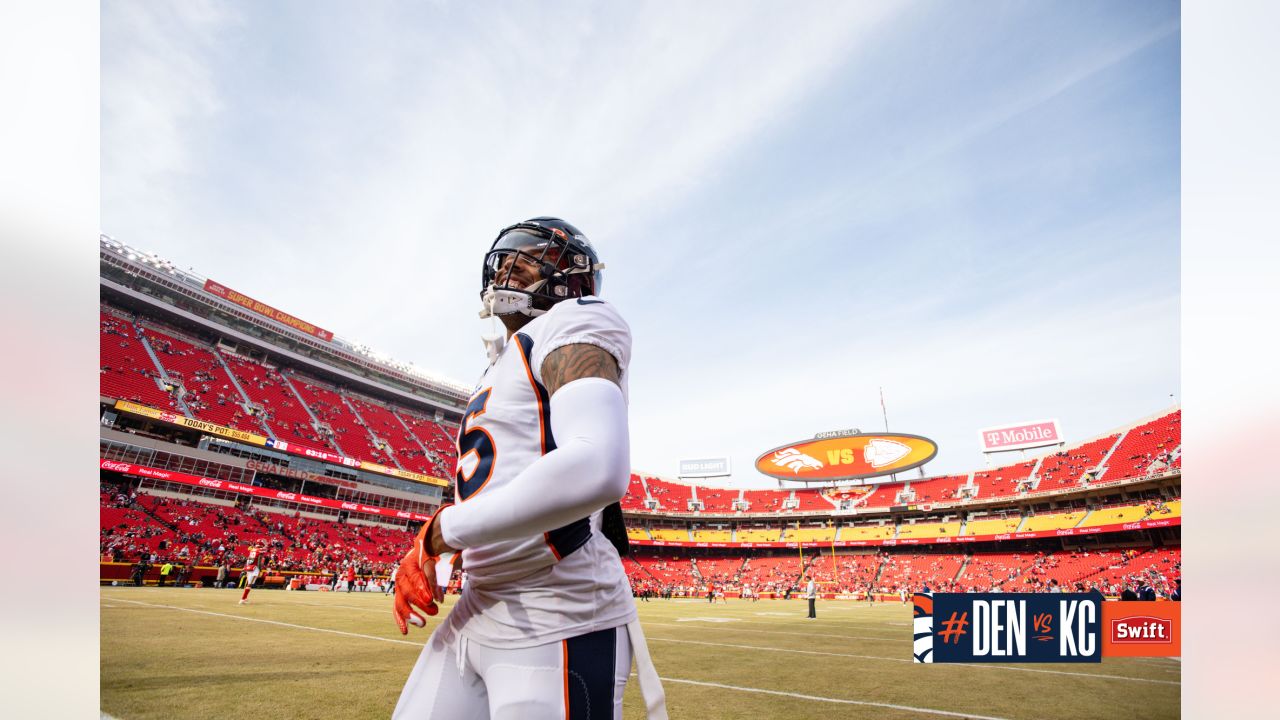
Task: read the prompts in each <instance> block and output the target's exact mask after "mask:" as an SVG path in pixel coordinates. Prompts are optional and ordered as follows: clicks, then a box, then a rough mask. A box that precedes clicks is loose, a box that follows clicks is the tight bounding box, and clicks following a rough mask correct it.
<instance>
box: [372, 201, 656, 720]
mask: <svg viewBox="0 0 1280 720" xmlns="http://www.w3.org/2000/svg"><path fill="white" fill-rule="evenodd" d="M603 267H604V265H603V263H601V262H600V261H599V259H598V257H597V255H596V252H595V250H594V249H593V248H592V246H591V244H590V242H588V240H587V238H586V237H585V236H584V235H583V234H582V233H581V232H580V231H579V230H578V229H577V228H575V227H573V226H572V225H570V224H568V223H566V222H564V221H563V220H559V219H556V218H546V217H540V218H534V219H533V220H529V221H527V222H523V223H517V224H515V225H512V226H510V227H508V228H506V229H504V230H503V231H502V232H500V233H499V234H498V237H497V239H496V240H495V241H494V243H493V245H492V247H491V248H490V250H489V252H488V254H487V255H486V256H485V259H484V267H483V282H482V285H481V288H482V291H481V299H482V302H483V309H482V311H481V313H480V315H481V317H482V318H483V317H497V318H498V319H499V320H501V321H502V324H503V325H504V326H505V328H506V335H505V338H504V337H503V336H502V335H498V336H496V337H494V338H491V339H488V340H486V344H487V346H488V350H489V367H488V369H486V370H485V372H484V373H483V374H482V375H481V377H480V381H479V383H477V385H476V388H475V391H474V393H473V394H472V396H471V401H470V404H469V405H468V406H467V410H466V413H465V414H464V416H463V419H462V422H461V425H460V427H459V430H458V464H457V473H456V477H455V481H456V485H455V493H456V497H457V504H454V505H444V506H442V507H441V509H440V510H439V511H438V512H437V513H436V515H435V516H434V517H433V518H432V520H431V521H430V522H429V523H427V524H426V525H424V526H423V528H422V530H421V532H419V534H418V537H417V539H416V540H415V542H414V546H413V549H412V550H410V552H409V553H408V554H407V555H406V556H405V558H404V560H402V561H401V564H400V572H399V575H398V576H397V583H396V589H395V594H396V603H395V619H396V624H397V625H398V627H399V628H400V632H401V633H405V632H407V627H406V623H407V624H412V625H414V626H417V627H423V626H424V625H425V618H424V617H423V615H424V614H425V615H434V614H436V612H437V608H436V605H435V603H436V602H437V601H442V600H443V599H444V594H443V592H442V591H443V588H444V586H445V585H446V584H447V583H448V573H449V572H450V569H451V568H450V565H451V560H452V555H451V553H454V552H457V551H461V553H462V565H463V567H464V568H465V570H466V578H467V581H466V583H465V585H464V586H463V589H462V594H461V595H460V596H459V598H458V601H457V606H456V607H455V608H454V609H453V612H451V613H450V614H449V615H448V617H446V618H445V619H444V620H443V622H441V624H440V626H439V627H437V628H436V629H435V631H434V632H433V633H432V635H431V638H430V639H429V640H428V641H427V643H426V647H424V648H423V651H422V654H421V655H420V656H419V658H418V661H417V664H415V665H414V667H413V671H412V672H411V674H410V676H409V679H408V681H407V682H406V683H405V687H404V690H403V691H402V692H401V694H400V700H399V702H398V703H397V704H396V709H395V713H394V717H395V718H413V719H414V720H425V719H427V718H431V719H433V720H454V719H455V718H458V719H461V720H470V719H473V718H475V719H478V718H522V719H523V718H533V719H536V718H570V720H577V719H578V718H588V717H590V718H620V717H622V693H623V689H624V688H625V686H626V683H627V676H628V675H629V673H630V670H631V658H632V654H633V653H634V655H635V658H636V665H637V670H638V674H639V678H640V690H641V694H642V696H643V697H644V698H645V704H646V705H647V707H648V711H649V717H651V718H665V717H666V708H665V700H664V697H663V693H662V687H661V685H660V684H659V681H658V677H657V673H656V672H655V671H654V669H653V664H652V662H651V661H650V660H649V657H648V650H647V648H646V646H645V643H644V635H643V634H642V633H641V631H640V624H639V622H638V620H637V618H636V609H635V600H634V599H633V598H632V596H631V590H630V585H629V583H628V582H627V577H626V573H625V572H624V571H623V567H622V562H621V558H620V554H621V553H625V552H626V550H627V536H626V529H625V528H624V527H623V524H622V511H621V508H620V506H619V504H618V501H619V500H620V499H621V498H622V496H623V494H625V492H626V490H627V483H628V481H629V478H630V455H629V453H630V450H629V437H628V435H629V433H628V429H627V389H626V388H627V377H628V375H627V369H628V366H629V364H630V359H631V332H630V329H629V328H628V327H627V324H626V323H625V322H624V321H623V320H622V317H621V316H620V315H619V314H618V311H617V310H615V309H614V308H613V306H612V305H610V304H609V303H607V302H605V301H604V300H601V299H599V297H598V296H599V294H600V282H601V273H600V270H601V269H602V268H603ZM437 566H439V567H437Z"/></svg>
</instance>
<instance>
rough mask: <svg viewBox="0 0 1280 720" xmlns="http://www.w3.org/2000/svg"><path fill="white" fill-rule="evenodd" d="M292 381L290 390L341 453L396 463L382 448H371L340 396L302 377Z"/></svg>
mask: <svg viewBox="0 0 1280 720" xmlns="http://www.w3.org/2000/svg"><path fill="white" fill-rule="evenodd" d="M292 380H293V387H294V389H295V390H297V391H298V394H299V395H301V396H302V399H303V401H305V402H306V403H307V407H309V408H311V412H313V413H315V416H316V417H317V418H319V419H320V422H322V423H326V424H328V425H329V427H330V428H332V429H333V433H334V441H335V442H336V443H337V444H338V447H340V448H342V451H343V453H344V454H346V455H348V456H350V457H354V458H359V459H361V460H371V461H373V462H376V463H381V464H383V465H390V466H394V465H395V464H396V463H395V461H394V460H392V459H391V456H390V455H389V454H388V453H387V450H386V449H384V448H380V447H377V446H375V445H374V443H373V438H372V437H371V436H370V434H369V431H368V430H367V429H366V428H365V427H364V425H363V424H361V423H360V420H359V418H357V417H356V416H355V413H352V412H351V410H350V408H348V407H347V405H346V403H344V402H343V401H342V395H341V394H340V393H338V392H337V391H335V390H331V389H329V388H327V387H324V386H322V385H319V384H317V383H315V382H313V381H311V380H308V379H305V378H301V377H297V378H293V379H292Z"/></svg>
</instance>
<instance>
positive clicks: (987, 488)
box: [973, 460, 1036, 499]
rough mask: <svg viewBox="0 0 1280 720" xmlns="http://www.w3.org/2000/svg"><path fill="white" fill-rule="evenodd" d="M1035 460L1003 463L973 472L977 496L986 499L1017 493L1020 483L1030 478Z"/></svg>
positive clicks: (1011, 495) (1010, 495)
mask: <svg viewBox="0 0 1280 720" xmlns="http://www.w3.org/2000/svg"><path fill="white" fill-rule="evenodd" d="M1035 466H1036V461H1035V460H1031V461H1029V462H1024V463H1018V464H1016V465H1005V466H1003V467H998V468H996V469H994V470H981V471H979V472H975V473H974V474H973V483H974V484H975V485H977V486H978V494H977V497H980V498H983V499H988V498H998V497H1013V496H1015V495H1017V494H1018V491H1019V488H1020V487H1021V484H1022V483H1026V482H1027V481H1028V480H1030V478H1031V471H1032V470H1033V469H1035Z"/></svg>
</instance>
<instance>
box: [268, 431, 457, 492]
mask: <svg viewBox="0 0 1280 720" xmlns="http://www.w3.org/2000/svg"><path fill="white" fill-rule="evenodd" d="M266 446H267V447H269V448H272V449H274V450H279V451H281V452H287V453H289V454H290V455H299V456H302V457H308V458H311V459H313V460H320V461H321V462H327V463H333V464H334V465H342V466H343V467H349V468H357V469H360V470H366V471H368V472H371V473H377V474H379V475H386V476H388V477H398V478H400V479H402V480H412V481H414V482H420V483H426V484H427V485H437V486H439V487H448V486H449V481H448V480H445V479H443V478H438V477H433V476H431V475H423V474H422V473H418V472H413V471H412V470H401V469H400V468H397V467H388V466H386V465H382V464H381V463H376V462H370V461H368V460H356V459H355V458H349V457H345V456H342V455H338V454H337V453H331V452H327V451H325V450H317V449H316V448H313V447H308V446H306V445H299V444H298V443H291V442H288V441H285V440H271V439H268V440H267V442H266ZM321 482H324V480H321Z"/></svg>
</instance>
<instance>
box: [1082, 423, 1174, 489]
mask: <svg viewBox="0 0 1280 720" xmlns="http://www.w3.org/2000/svg"><path fill="white" fill-rule="evenodd" d="M1181 446H1182V411H1181V410H1177V411H1175V412H1173V413H1170V414H1168V415H1165V416H1163V417H1159V418H1156V419H1155V420H1152V421H1150V422H1147V423H1143V424H1142V425H1139V426H1137V427H1135V428H1133V429H1132V430H1130V431H1129V432H1128V433H1127V434H1125V436H1124V439H1123V440H1121V441H1120V445H1119V446H1117V447H1116V450H1115V452H1113V453H1111V457H1110V459H1108V460H1107V467H1106V471H1105V472H1104V473H1103V474H1102V478H1101V479H1102V480H1103V481H1106V482H1111V481H1114V480H1119V479H1123V478H1128V477H1140V476H1142V475H1143V474H1145V473H1146V472H1147V470H1148V469H1150V468H1151V467H1152V465H1153V464H1156V463H1157V461H1159V460H1160V458H1161V456H1165V457H1167V456H1168V455H1169V454H1171V453H1173V452H1174V451H1175V450H1177V449H1178V448H1179V447H1181ZM1172 464H1173V466H1174V467H1181V466H1182V459H1181V456H1179V457H1178V458H1177V459H1175V460H1174V461H1173V463H1172Z"/></svg>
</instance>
